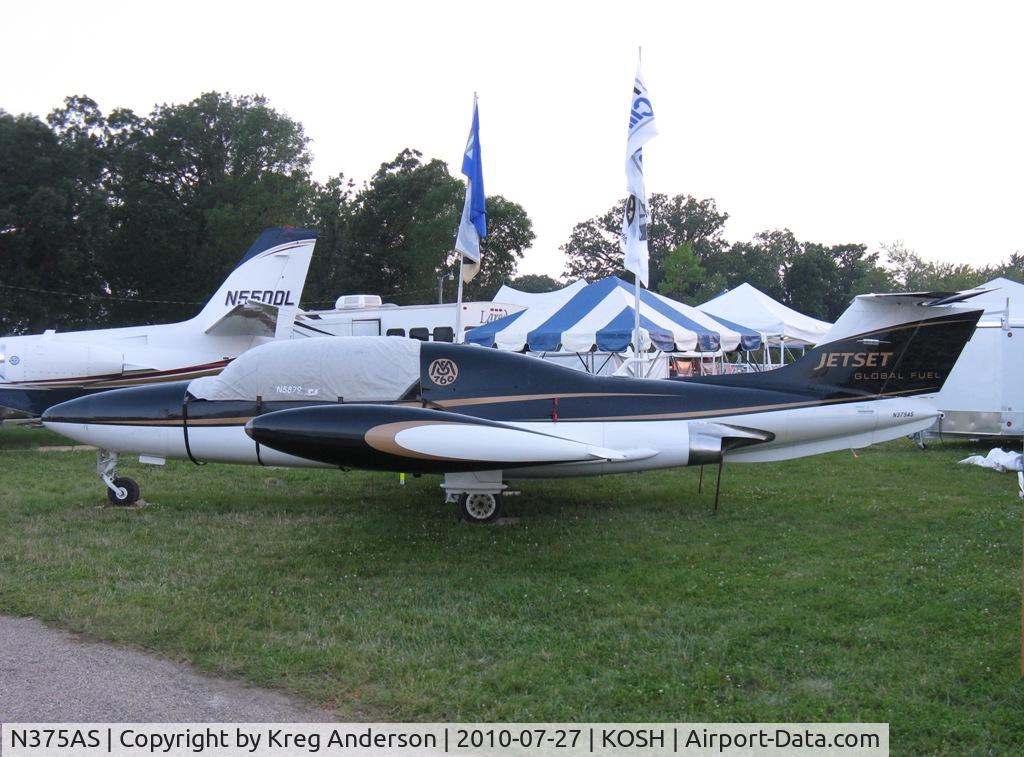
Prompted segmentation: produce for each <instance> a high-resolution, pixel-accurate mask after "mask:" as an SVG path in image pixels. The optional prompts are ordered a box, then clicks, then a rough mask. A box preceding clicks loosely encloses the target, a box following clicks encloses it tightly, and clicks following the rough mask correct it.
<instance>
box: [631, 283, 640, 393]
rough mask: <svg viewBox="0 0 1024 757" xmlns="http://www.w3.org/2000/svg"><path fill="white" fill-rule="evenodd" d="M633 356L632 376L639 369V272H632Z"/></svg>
mask: <svg viewBox="0 0 1024 757" xmlns="http://www.w3.org/2000/svg"><path fill="white" fill-rule="evenodd" d="M633 357H634V358H636V369H635V370H634V371H633V375H634V376H638V375H639V371H640V274H638V273H634V274H633Z"/></svg>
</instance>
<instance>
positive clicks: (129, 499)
mask: <svg viewBox="0 0 1024 757" xmlns="http://www.w3.org/2000/svg"><path fill="white" fill-rule="evenodd" d="M114 486H116V487H118V488H119V489H124V492H125V496H124V497H119V496H117V492H116V491H114V490H113V489H111V488H109V487H108V488H107V499H109V500H110V504H112V505H117V506H118V507H127V506H129V505H134V504H135V503H136V502H138V501H139V485H138V484H137V483H135V479H133V478H128V477H127V476H125V477H124V478H115V479H114Z"/></svg>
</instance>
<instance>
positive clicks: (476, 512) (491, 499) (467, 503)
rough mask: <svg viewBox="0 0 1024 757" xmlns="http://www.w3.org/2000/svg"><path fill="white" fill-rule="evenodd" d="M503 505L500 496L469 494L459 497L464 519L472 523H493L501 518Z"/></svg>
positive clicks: (479, 493) (481, 493)
mask: <svg viewBox="0 0 1024 757" xmlns="http://www.w3.org/2000/svg"><path fill="white" fill-rule="evenodd" d="M503 504H504V502H503V499H502V496H501V495H500V494H489V493H486V492H467V493H464V494H462V495H460V496H459V508H460V509H461V510H462V517H463V518H465V519H466V520H467V521H469V522H470V523H477V524H484V523H493V522H494V521H496V520H497V519H498V518H500V517H501V510H502V506H503Z"/></svg>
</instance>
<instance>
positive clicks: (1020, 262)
mask: <svg viewBox="0 0 1024 757" xmlns="http://www.w3.org/2000/svg"><path fill="white" fill-rule="evenodd" d="M648 201H649V205H650V207H651V223H650V226H649V227H648V248H649V253H650V265H649V276H650V281H649V284H650V288H651V289H653V290H654V291H657V292H659V293H661V294H664V295H666V296H668V297H672V298H673V299H676V300H679V301H680V302H685V303H687V304H690V305H697V304H700V303H703V302H706V301H707V300H709V299H711V298H712V297H715V296H716V295H718V294H721V293H722V292H723V291H726V290H728V289H732V288H733V287H736V286H738V285H740V284H742V283H743V282H749V283H750V284H752V285H753V286H755V287H757V288H758V289H760V290H761V291H763V292H765V293H766V294H768V295H770V296H772V297H774V298H775V299H777V300H779V301H780V302H783V303H785V304H787V305H789V306H790V307H792V308H794V309H796V310H799V311H800V312H802V313H806V314H807V315H811V316H814V317H815V318H821V319H824V320H828V321H834V320H835V319H836V318H837V317H838V316H839V314H840V313H842V312H843V310H845V309H846V306H847V305H848V304H849V302H850V300H851V299H852V298H853V297H854V296H856V295H858V294H865V293H867V292H895V291H922V290H929V291H938V290H946V291H949V290H957V289H965V288H970V287H974V286H977V285H978V284H981V283H983V282H985V281H987V280H990V279H992V278H994V277H996V276H1009V277H1016V278H1017V279H1022V280H1024V255H1021V254H1020V252H1015V253H1013V254H1011V255H1010V256H1009V258H1008V260H1007V261H1006V262H1005V263H1003V264H1001V265H994V266H978V267H975V266H971V265H969V264H954V263H935V262H930V261H926V260H924V259H922V258H921V257H920V256H919V255H918V254H916V253H915V252H914V251H912V250H909V249H907V248H906V246H905V245H904V244H903V243H902V242H895V243H892V244H887V245H882V246H881V249H879V250H876V251H871V252H869V251H868V247H867V246H866V245H864V244H860V243H851V244H838V245H825V244H821V243H818V242H807V241H800V240H798V239H797V238H796V236H795V235H794V234H793V233H792V232H791V231H790V230H789V229H781V230H778V229H776V230H768V231H762V232H760V233H759V234H756V235H755V236H754V238H753V239H752V240H750V241H749V242H728V241H726V239H725V236H724V229H725V222H726V221H727V220H728V218H729V215H728V213H725V212H722V211H719V209H718V207H717V205H716V204H715V201H714V200H713V199H703V200H698V199H696V198H694V197H691V196H689V195H676V196H674V197H668V196H666V195H663V194H654V195H652V196H651V197H650V198H649V200H648ZM624 202H625V200H623V201H622V202H620V203H618V204H616V205H614V206H613V207H611V208H609V209H608V210H607V211H606V212H605V213H603V214H601V215H599V216H595V217H594V218H591V219H588V220H586V221H582V222H581V223H578V224H577V225H576V226H575V228H574V229H573V231H572V234H571V235H570V238H569V241H568V242H566V244H565V245H563V246H562V248H561V249H562V252H563V253H565V255H566V260H567V263H566V269H565V274H564V275H565V276H566V277H567V278H570V279H575V278H579V277H583V278H586V279H588V280H592V279H597V278H602V277H604V276H611V275H615V276H622V277H625V278H629V279H630V280H632V279H631V276H632V274H628V275H627V274H626V272H625V270H624V269H623V260H622V254H621V253H620V252H619V242H618V239H619V228H620V226H621V222H622V221H621V219H622V207H623V203H624ZM534 286H539V284H536V283H535V284H534Z"/></svg>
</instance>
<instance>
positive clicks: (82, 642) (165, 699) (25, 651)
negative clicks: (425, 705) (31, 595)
mask: <svg viewBox="0 0 1024 757" xmlns="http://www.w3.org/2000/svg"><path fill="white" fill-rule="evenodd" d="M334 719H336V716H335V715H334V713H331V712H328V711H325V710H320V709H316V708H314V707H312V706H310V705H309V704H306V703H305V702H302V701H300V700H297V699H294V698H292V697H289V696H286V695H284V694H281V693H279V692H275V691H268V690H266V689H259V688H255V687H252V686H246V685H244V684H241V683H238V682H235V681H224V680H220V679H217V678H211V677H210V676H206V675H202V674H200V673H197V672H195V671H194V670H192V668H190V667H189V666H188V665H183V664H180V663H175V662H171V661H169V660H164V659H161V658H159V657H155V656H151V655H148V654H146V653H143V652H139V651H136V650H133V649H123V648H120V647H116V646H113V645H110V644H103V643H100V642H95V641H90V640H86V639H81V638H79V637H77V636H75V635H73V634H70V633H66V632H64V631H56V630H54V629H52V628H49V627H47V626H45V625H43V624H42V623H40V622H39V621H37V620H33V619H32V618H10V617H6V616H2V615H0V722H5V723H10V722H27V721H32V722H55V721H65V722H97V721H107V722H154V721H168V722H189V721H191V722H205V721H241V722H245V721H250V722H268V721H286V722H317V721H331V720H334Z"/></svg>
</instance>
